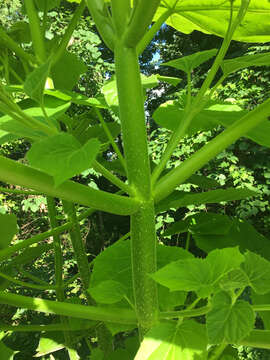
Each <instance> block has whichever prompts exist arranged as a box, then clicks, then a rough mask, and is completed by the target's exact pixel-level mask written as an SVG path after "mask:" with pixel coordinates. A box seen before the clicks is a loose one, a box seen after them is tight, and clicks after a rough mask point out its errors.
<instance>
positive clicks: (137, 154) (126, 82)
mask: <svg viewBox="0 0 270 360" xmlns="http://www.w3.org/2000/svg"><path fill="white" fill-rule="evenodd" d="M115 67H116V79H117V89H118V98H119V108H120V120H121V126H122V133H123V143H124V152H125V158H126V162H127V174H128V181H129V184H130V186H132V187H133V188H134V190H135V193H136V197H137V198H138V199H139V200H140V201H141V206H140V208H139V210H138V211H137V212H136V213H135V214H134V216H131V259H132V260H131V261H132V274H133V290H134V298H135V308H136V313H137V317H138V323H139V328H140V332H141V336H142V335H143V334H144V332H145V331H146V330H147V329H149V328H151V327H152V326H153V324H155V323H156V321H157V312H158V298H157V286H156V284H155V282H154V281H152V279H151V278H150V277H149V276H148V274H149V273H153V272H155V271H156V234H155V212H154V206H153V200H152V195H151V183H150V180H151V178H150V165H149V158H148V149H147V135H146V126H145V114H144V101H143V93H142V85H141V77H140V71H139V65H138V58H137V52H136V48H125V47H124V46H123V45H121V44H119V45H118V47H116V48H115Z"/></svg>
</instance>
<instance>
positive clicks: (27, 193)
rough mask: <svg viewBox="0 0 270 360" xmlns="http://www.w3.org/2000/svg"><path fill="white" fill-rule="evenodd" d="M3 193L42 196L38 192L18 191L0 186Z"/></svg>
mask: <svg viewBox="0 0 270 360" xmlns="http://www.w3.org/2000/svg"><path fill="white" fill-rule="evenodd" d="M0 191H1V192H6V193H9V194H16V195H42V193H41V192H38V191H28V190H18V189H8V188H5V187H2V186H0Z"/></svg>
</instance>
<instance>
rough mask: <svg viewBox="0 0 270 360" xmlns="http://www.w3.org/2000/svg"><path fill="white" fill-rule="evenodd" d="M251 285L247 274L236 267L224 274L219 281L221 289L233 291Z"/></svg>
mask: <svg viewBox="0 0 270 360" xmlns="http://www.w3.org/2000/svg"><path fill="white" fill-rule="evenodd" d="M248 285H249V280H248V277H247V275H246V274H245V273H244V271H243V270H241V269H234V270H232V271H230V272H229V273H228V274H226V275H225V276H223V277H222V278H221V280H220V282H219V286H220V287H221V289H223V290H225V291H231V290H236V289H242V288H245V287H246V286H248Z"/></svg>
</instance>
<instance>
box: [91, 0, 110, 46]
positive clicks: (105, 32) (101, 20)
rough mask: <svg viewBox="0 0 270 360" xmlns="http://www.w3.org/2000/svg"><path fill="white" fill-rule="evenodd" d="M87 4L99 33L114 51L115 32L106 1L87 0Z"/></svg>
mask: <svg viewBox="0 0 270 360" xmlns="http://www.w3.org/2000/svg"><path fill="white" fill-rule="evenodd" d="M86 4H87V6H88V8H89V11H90V13H91V15H92V17H93V19H94V21H95V24H96V26H97V28H98V32H99V33H100V35H101V36H102V38H103V40H104V42H105V44H106V45H107V46H108V48H109V49H111V50H112V49H113V48H114V43H115V32H114V28H113V24H112V19H111V18H110V16H109V14H108V12H107V11H106V5H105V2H104V0H86Z"/></svg>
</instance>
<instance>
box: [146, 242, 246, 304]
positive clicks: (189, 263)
mask: <svg viewBox="0 0 270 360" xmlns="http://www.w3.org/2000/svg"><path fill="white" fill-rule="evenodd" d="M243 261H244V257H243V255H242V254H241V253H240V252H239V250H238V249H237V248H225V249H222V250H213V251H212V252H211V253H210V254H209V255H208V257H207V258H206V259H198V258H196V259H187V260H178V261H174V262H172V263H170V264H168V265H166V266H165V267H163V268H161V269H160V270H158V271H157V272H155V273H154V274H152V275H151V277H152V278H153V279H154V280H155V281H157V282H158V283H159V284H161V285H163V286H166V287H168V288H169V289H170V290H171V291H176V290H182V291H195V292H197V294H198V296H199V297H207V296H208V295H210V294H211V293H213V292H214V289H215V287H214V286H215V284H216V283H217V282H218V281H219V280H220V279H221V278H222V277H223V276H224V275H225V274H227V273H228V272H230V271H231V270H233V269H235V268H238V267H239V266H240V264H241V263H242V262H243Z"/></svg>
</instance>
